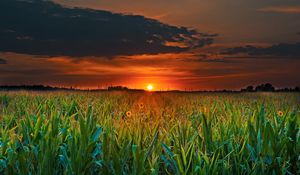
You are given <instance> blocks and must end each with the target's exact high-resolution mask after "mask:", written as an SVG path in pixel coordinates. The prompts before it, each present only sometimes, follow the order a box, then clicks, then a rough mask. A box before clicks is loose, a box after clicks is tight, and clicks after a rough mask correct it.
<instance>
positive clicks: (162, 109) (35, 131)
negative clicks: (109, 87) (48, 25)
mask: <svg viewBox="0 0 300 175" xmlns="http://www.w3.org/2000/svg"><path fill="white" fill-rule="evenodd" d="M299 97H300V94H297V93H241V94H240V93H237V94H225V93H224V94H223V93H199V94H196V93H195V94H192V93H187V94H184V93H130V92H102V93H88V92H85V93H80V92H77V93H74V92H73V93H72V92H0V174H153V175H154V174H299V173H300V168H299V167H300V162H299V161H300V143H299V135H300V132H299V123H300V121H299V117H300V111H299V110H300V103H299V102H300V98H299Z"/></svg>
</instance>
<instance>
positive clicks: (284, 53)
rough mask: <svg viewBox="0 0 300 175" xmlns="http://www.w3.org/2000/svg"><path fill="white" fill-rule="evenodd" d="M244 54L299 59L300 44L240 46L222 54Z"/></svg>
mask: <svg viewBox="0 0 300 175" xmlns="http://www.w3.org/2000/svg"><path fill="white" fill-rule="evenodd" d="M239 53H244V54H248V55H250V56H275V57H290V58H294V57H295V58H300V42H299V43H294V44H276V45H273V46H270V47H256V46H251V45H247V46H242V47H235V48H228V49H226V51H225V52H224V54H230V55H231V54H239Z"/></svg>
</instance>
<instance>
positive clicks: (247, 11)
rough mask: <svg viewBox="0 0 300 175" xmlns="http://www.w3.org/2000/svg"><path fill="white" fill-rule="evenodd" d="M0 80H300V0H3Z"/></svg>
mask: <svg viewBox="0 0 300 175" xmlns="http://www.w3.org/2000/svg"><path fill="white" fill-rule="evenodd" d="M0 21H2V22H1V23H0V85H23V84H26V85H34V84H44V85H51V86H59V87H71V86H72V87H77V88H106V87H107V86H111V85H113V86H116V85H122V86H127V87H129V88H139V89H145V88H146V87H147V85H148V84H152V85H153V86H154V89H155V90H170V89H180V90H220V89H240V88H243V87H246V86H248V85H258V84H262V83H267V82H268V83H272V84H273V85H274V86H276V87H295V86H300V69H299V67H300V1H299V0H284V1H282V0H272V1H261V0H251V1H250V0H249V1H246V0H231V1H227V0H214V1H206V0H184V1H183V0H164V1H161V0H139V1H138V0H110V1H101V0H85V1H82V0H53V1H43V0H1V1H0Z"/></svg>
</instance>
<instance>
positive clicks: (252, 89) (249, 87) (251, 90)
mask: <svg viewBox="0 0 300 175" xmlns="http://www.w3.org/2000/svg"><path fill="white" fill-rule="evenodd" d="M246 91H247V92H253V91H254V87H253V86H248V87H247V88H246Z"/></svg>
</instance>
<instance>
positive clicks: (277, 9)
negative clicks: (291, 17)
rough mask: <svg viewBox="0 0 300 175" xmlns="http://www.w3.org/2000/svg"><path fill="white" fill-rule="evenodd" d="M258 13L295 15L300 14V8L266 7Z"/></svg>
mask: <svg viewBox="0 0 300 175" xmlns="http://www.w3.org/2000/svg"><path fill="white" fill-rule="evenodd" d="M257 11H260V12H270V13H294V14H300V6H278V7H275V6H274V7H264V8H260V9H258V10H257Z"/></svg>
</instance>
